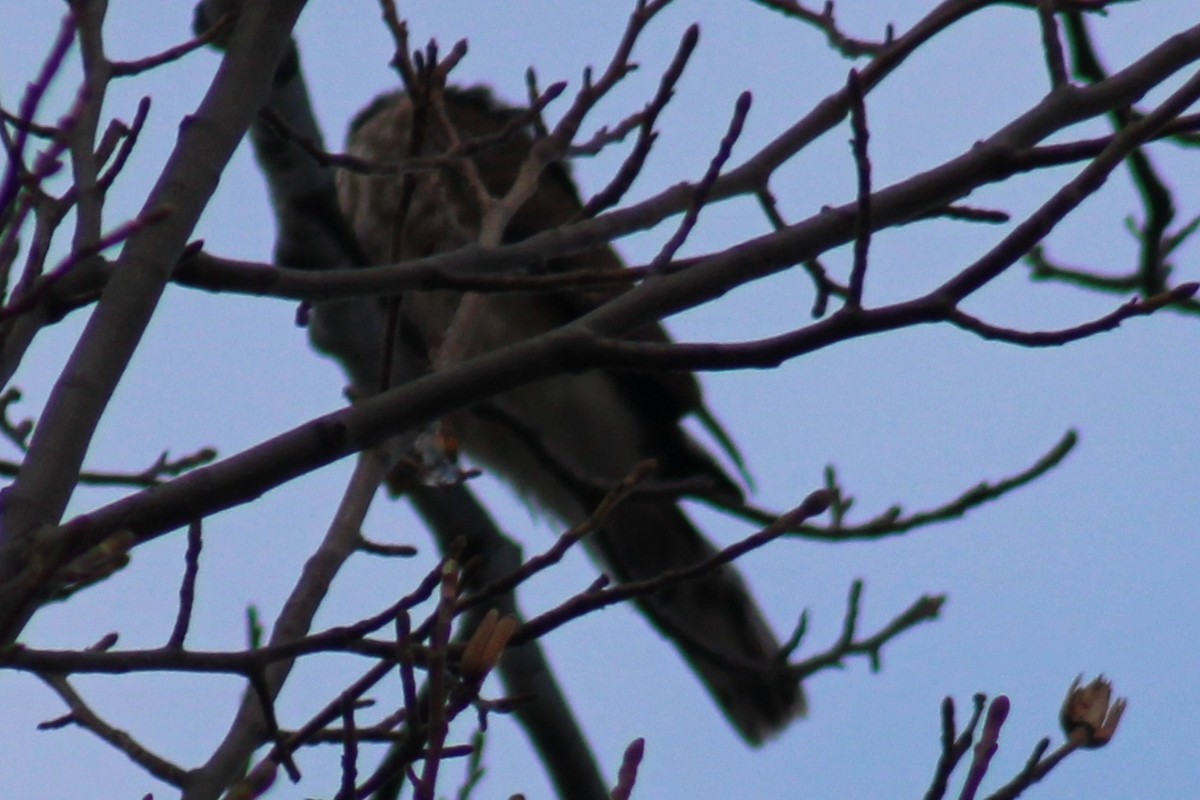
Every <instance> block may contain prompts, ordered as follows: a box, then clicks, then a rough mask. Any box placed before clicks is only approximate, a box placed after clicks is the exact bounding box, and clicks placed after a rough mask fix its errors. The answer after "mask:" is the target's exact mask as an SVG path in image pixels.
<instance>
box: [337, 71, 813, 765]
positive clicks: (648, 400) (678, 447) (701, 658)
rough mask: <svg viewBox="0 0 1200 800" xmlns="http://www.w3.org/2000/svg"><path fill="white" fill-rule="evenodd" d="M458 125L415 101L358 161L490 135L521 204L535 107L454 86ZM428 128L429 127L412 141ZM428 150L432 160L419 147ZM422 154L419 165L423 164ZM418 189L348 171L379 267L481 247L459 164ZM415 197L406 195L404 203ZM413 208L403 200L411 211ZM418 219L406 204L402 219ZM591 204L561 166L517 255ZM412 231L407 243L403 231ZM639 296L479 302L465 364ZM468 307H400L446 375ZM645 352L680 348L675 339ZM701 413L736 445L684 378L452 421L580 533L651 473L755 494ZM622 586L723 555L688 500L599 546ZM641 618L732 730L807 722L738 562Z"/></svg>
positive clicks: (587, 259) (482, 455)
mask: <svg viewBox="0 0 1200 800" xmlns="http://www.w3.org/2000/svg"><path fill="white" fill-rule="evenodd" d="M445 107H446V111H447V114H446V117H447V118H448V122H449V124H450V125H451V126H452V127H453V129H454V131H453V133H451V132H449V131H447V130H446V125H445V122H446V121H447V120H440V119H439V118H438V116H437V115H436V114H432V113H430V114H428V115H427V119H426V120H425V121H424V123H423V124H419V125H418V126H417V128H415V129H414V125H413V120H414V116H415V115H414V104H413V103H412V102H411V101H410V99H409V98H408V97H407V96H406V95H404V94H400V93H396V94H389V95H386V96H383V97H380V98H378V99H377V100H375V101H374V102H373V103H372V104H371V105H370V106H369V107H368V108H367V109H365V110H364V111H363V112H362V113H361V114H360V115H359V116H358V118H357V119H356V120H355V122H354V123H353V125H352V127H351V132H350V143H349V149H350V152H351V153H352V154H353V155H356V156H359V157H362V158H364V159H368V160H370V161H373V162H381V163H387V162H391V163H394V162H398V161H400V160H402V159H404V158H406V157H409V156H410V155H421V156H429V155H436V154H441V153H445V152H446V151H447V149H448V148H449V146H450V144H451V143H452V142H453V141H455V139H456V138H457V139H460V140H461V141H464V142H470V141H472V140H477V139H479V137H489V139H490V140H492V141H490V143H489V144H488V146H484V147H481V148H478V149H474V148H472V149H473V153H472V155H471V156H470V158H471V159H472V161H473V162H474V164H475V167H476V168H477V169H478V172H479V175H480V176H481V178H482V180H483V183H484V184H486V186H487V188H488V190H489V191H490V192H491V193H492V194H493V195H495V196H500V195H502V194H503V193H505V192H506V191H507V190H508V189H509V188H510V186H511V185H512V184H513V182H514V180H516V177H517V173H518V170H519V168H520V166H521V164H522V162H523V161H524V159H525V156H526V154H527V153H528V152H529V149H530V147H531V144H532V142H533V137H532V132H531V130H529V128H528V126H526V127H524V128H521V127H519V126H518V127H517V130H515V132H511V133H510V134H509V135H505V136H499V137H497V136H496V134H497V133H498V132H500V131H504V130H506V129H511V128H512V127H513V125H512V123H513V121H514V120H517V119H519V115H520V113H521V112H520V111H518V110H515V109H511V108H506V107H503V106H501V105H500V104H498V103H497V102H496V101H495V100H494V99H493V98H492V97H491V95H490V93H489V92H487V91H486V90H482V89H468V90H454V89H450V90H447V92H446V94H445ZM414 130H415V131H417V132H416V133H414ZM413 141H417V142H418V143H419V146H418V147H415V148H414V147H413V146H412V142H413ZM414 151H416V152H414ZM407 185H408V188H407V190H404V189H403V181H402V179H401V178H399V177H394V176H386V177H382V176H378V175H376V176H365V175H361V174H355V173H352V172H342V173H341V174H340V176H339V185H338V193H339V198H340V203H341V205H342V209H343V211H344V212H345V214H346V215H347V217H348V219H349V221H350V222H351V224H352V226H353V228H354V231H355V233H356V235H357V237H358V239H359V241H360V243H361V245H362V248H363V250H364V251H365V254H366V256H367V258H368V259H369V261H370V262H371V263H374V264H381V263H394V262H397V261H404V260H408V259H413V258H419V257H422V256H428V255H432V254H435V253H441V252H445V251H449V250H453V249H455V248H457V247H460V246H462V245H464V244H467V243H471V242H474V241H477V240H478V238H479V236H480V224H481V219H482V214H481V212H480V203H479V202H478V199H477V195H476V194H475V193H474V192H473V190H472V188H471V186H470V185H469V182H468V181H467V180H466V179H465V178H464V175H463V173H462V172H461V170H458V169H455V168H454V167H453V166H442V167H441V168H432V169H421V170H419V171H414V172H410V173H409V178H408V184H407ZM406 191H407V195H408V196H407V198H405V197H404V195H405V194H406ZM402 198H403V199H402ZM402 206H405V207H406V208H407V210H406V212H405V213H401V208H402ZM581 208H582V205H581V203H580V200H579V195H578V192H577V190H576V188H575V185H574V183H573V182H572V180H571V178H570V176H569V174H568V172H567V169H566V167H565V166H564V165H562V164H552V165H551V166H550V167H548V168H547V169H545V170H544V171H543V172H542V174H541V177H540V179H539V183H538V187H537V190H536V191H535V192H534V193H533V195H532V197H530V198H529V200H528V201H526V202H525V203H524V205H522V206H521V208H520V210H519V211H518V212H517V213H516V214H515V215H514V216H513V217H512V219H511V220H510V221H509V223H508V225H507V226H506V227H505V229H504V232H503V238H502V241H503V242H515V241H519V240H522V239H525V238H528V237H530V236H532V235H534V234H537V233H539V232H542V231H545V230H548V229H551V228H554V227H555V226H558V225H561V224H563V223H564V222H566V221H567V220H569V219H570V218H572V217H573V216H575V215H576V214H577V213H578V212H579V211H580V209H581ZM401 219H403V225H402V229H401V230H397V228H398V227H400V220H401ZM622 267H623V265H622V263H621V261H620V259H619V258H618V257H617V255H616V253H614V252H613V250H612V249H611V248H609V247H607V246H604V247H599V248H596V249H594V250H590V251H587V252H582V253H576V254H573V255H569V256H564V257H560V258H554V259H551V260H549V262H548V263H544V264H537V265H531V269H534V270H538V271H545V272H549V273H562V272H569V271H573V270H599V269H612V270H617V269H621V268H622ZM620 291H623V290H622V289H611V288H605V289H600V290H588V291H572V292H556V293H545V292H543V293H532V292H530V293H504V294H492V295H488V296H486V297H483V296H478V295H476V296H474V297H473V298H472V301H471V302H472V303H475V304H477V306H476V310H477V311H478V313H476V314H475V315H474V317H473V321H472V322H471V323H469V326H470V327H469V330H468V331H466V339H465V344H461V343H456V348H457V349H458V350H459V352H457V353H456V356H457V358H458V359H462V358H470V357H471V356H474V355H478V354H481V353H484V352H488V351H491V350H494V349H497V348H501V347H504V346H506V345H509V344H512V343H514V342H518V341H522V340H525V339H528V338H530V337H533V336H537V335H538V334H540V333H543V332H545V331H547V330H551V329H553V328H555V327H557V326H560V325H563V324H565V323H567V322H569V321H571V320H572V319H575V318H577V317H578V316H580V315H581V314H583V313H586V312H587V311H588V310H590V309H592V308H595V307H596V306H597V305H598V304H600V303H602V302H604V301H605V300H607V299H609V298H611V297H613V296H614V295H615V294H617V293H619V292H620ZM463 297H464V295H463V294H461V293H457V292H449V291H428V292H408V293H407V294H406V295H405V296H404V297H403V300H402V301H401V306H400V315H399V316H400V320H401V335H402V336H403V337H404V338H405V341H406V343H407V344H408V345H409V346H410V347H416V348H418V350H419V351H420V352H421V353H422V354H423V356H424V357H425V358H426V359H427V362H428V363H429V364H430V365H431V368H433V367H432V365H436V364H438V363H439V359H440V358H441V357H442V356H443V355H444V354H443V353H442V352H441V349H442V347H443V345H444V344H445V340H446V334H447V330H448V328H449V326H450V325H451V321H452V320H453V319H454V317H455V314H456V312H457V311H458V310H459V308H460V307H461V304H462V301H463ZM629 335H630V338H633V339H640V340H647V341H657V342H666V341H668V338H667V334H666V333H665V331H664V330H663V329H662V327H661V326H659V325H650V326H646V327H644V328H642V329H640V330H636V331H633V332H631V333H630V334H629ZM687 416H694V417H695V418H697V419H698V420H700V421H701V422H702V423H703V424H705V425H706V426H707V427H708V428H709V429H710V430H711V431H713V432H714V434H715V438H716V439H717V441H719V442H721V443H722V444H723V445H728V449H729V450H730V452H732V453H734V454H735V460H736V453H735V451H733V449H732V446H731V445H729V443H728V439H727V438H726V437H725V435H724V433H723V432H722V431H721V429H720V427H719V426H718V425H717V423H716V422H715V421H714V419H713V417H712V416H711V414H709V412H708V411H707V409H706V408H705V406H704V403H703V399H702V397H701V394H700V387H699V384H698V383H697V382H696V379H695V378H694V377H693V376H692V375H690V374H687V373H680V372H670V373H667V372H653V373H652V372H620V371H611V370H596V371H591V372H586V373H582V374H563V375H559V376H556V377H554V378H550V379H547V380H543V381H540V382H537V383H534V384H531V385H528V386H525V387H522V388H520V389H517V390H514V391H511V392H508V393H506V394H503V395H500V396H498V397H495V398H493V399H491V400H489V401H488V402H486V403H484V404H481V405H479V406H476V407H474V408H472V409H468V410H466V411H464V412H460V413H458V414H455V415H453V416H452V417H451V419H450V420H448V424H449V425H450V426H451V428H452V429H453V431H454V433H455V435H456V437H457V438H458V439H459V440H460V442H461V446H462V448H463V449H464V451H465V452H466V453H467V454H468V455H469V456H470V458H471V459H473V460H474V461H476V462H478V464H480V465H481V466H482V467H484V468H486V469H488V470H491V471H493V472H494V473H495V474H496V475H498V476H500V477H501V478H503V479H504V480H506V481H507V482H509V483H510V484H511V485H513V486H514V487H515V488H516V489H517V490H518V491H519V492H520V493H521V494H522V495H523V496H525V497H526V498H528V499H529V500H530V501H531V502H532V503H534V504H535V505H536V506H538V507H540V508H542V509H544V510H546V511H547V512H549V513H550V514H552V515H553V516H554V517H556V518H558V519H559V520H561V521H562V522H564V523H566V524H576V523H579V522H580V521H582V520H584V519H586V518H587V516H588V515H589V514H590V513H591V512H592V511H593V510H594V508H595V506H596V504H597V502H598V501H599V499H600V498H601V497H602V496H603V493H604V487H606V486H607V487H611V486H613V485H614V484H616V483H617V482H618V481H620V480H621V479H622V478H624V477H625V476H626V475H627V474H629V472H630V471H631V469H632V468H633V467H634V466H635V465H637V464H638V463H639V462H642V461H643V460H646V459H654V460H655V461H656V462H657V464H658V469H657V472H656V477H657V478H659V479H661V480H665V481H679V480H684V481H690V482H693V483H696V482H700V483H703V484H705V485H707V486H708V487H709V488H708V489H707V490H703V491H704V493H705V494H706V496H707V498H708V499H710V500H711V501H713V502H714V503H716V504H718V505H720V504H726V505H728V504H737V503H739V502H740V500H741V491H740V489H739V487H738V486H737V484H736V483H735V482H734V481H733V480H732V479H731V478H730V477H729V476H728V475H727V474H726V473H725V472H724V471H723V470H722V469H721V467H720V466H718V464H717V462H716V461H715V460H714V458H713V457H712V455H710V454H709V453H708V452H707V451H706V450H705V449H704V448H703V447H701V445H700V444H698V443H697V442H696V441H695V440H694V439H693V438H691V437H690V436H689V435H688V433H687V432H685V430H684V429H683V427H682V426H681V421H682V420H683V419H684V418H685V417H687ZM585 541H586V542H587V544H588V546H589V548H590V550H591V552H592V553H593V555H595V556H596V557H598V558H599V560H600V561H601V562H602V564H603V566H604V567H605V569H606V570H607V571H608V572H609V573H610V574H611V575H612V576H613V577H614V578H615V579H616V580H618V581H635V580H642V579H646V578H652V577H654V576H656V575H659V574H661V573H662V572H664V571H666V570H669V569H673V568H677V567H681V566H687V565H691V564H694V563H696V562H698V561H701V560H702V559H705V558H707V557H709V556H711V555H712V554H713V553H714V552H716V551H715V548H714V547H713V545H712V544H710V543H709V542H708V541H707V540H706V539H705V538H704V537H703V536H702V535H701V534H700V533H699V532H698V531H697V530H696V528H695V527H694V526H693V525H692V523H691V522H690V521H689V519H688V518H687V516H685V514H684V513H683V511H681V510H680V508H679V506H678V503H677V500H676V498H675V497H673V496H671V495H668V494H662V493H657V494H655V493H643V494H634V495H633V496H631V497H629V498H628V499H626V500H625V501H624V502H622V503H621V504H619V505H618V506H617V507H616V509H615V510H614V511H613V512H612V514H611V515H610V516H609V517H607V519H606V521H605V523H604V525H603V527H602V529H601V530H599V531H597V532H596V533H595V534H594V535H592V536H590V537H588V538H587V539H586V540H585ZM637 604H638V608H639V609H640V610H641V611H642V613H644V614H645V615H646V617H647V618H648V619H649V620H650V621H651V622H652V623H653V624H654V625H655V626H656V627H657V628H658V630H659V631H660V632H661V633H662V634H663V635H664V636H665V637H666V638H667V639H669V640H671V641H672V642H673V643H674V645H675V646H676V647H677V648H678V649H679V651H680V652H681V653H682V654H683V656H684V657H685V658H686V659H687V661H688V663H689V664H690V665H691V666H692V668H693V669H694V670H695V671H696V673H697V674H698V675H699V677H700V679H701V680H702V681H703V682H704V685H705V686H706V687H707V688H708V690H709V691H710V692H711V693H712V695H713V697H714V698H715V699H716V701H717V703H718V704H719V705H720V707H721V709H722V711H724V713H725V714H726V716H727V717H728V718H729V720H730V722H731V723H732V724H733V725H734V727H735V728H736V729H737V730H738V731H739V732H740V733H741V734H742V736H744V737H745V738H746V739H747V740H748V741H750V742H752V743H755V744H758V743H761V742H762V741H763V740H764V739H765V738H766V737H769V736H770V735H772V734H773V733H776V732H778V731H779V730H780V729H781V728H783V727H784V726H785V725H786V724H787V723H788V722H789V721H790V720H792V719H793V718H795V717H797V716H801V715H803V714H804V713H805V700H804V694H803V692H802V690H801V688H800V686H799V683H798V681H797V680H796V678H795V677H794V676H793V675H789V674H788V673H787V671H786V669H785V668H784V665H783V664H781V663H780V662H781V659H780V658H779V657H778V656H779V644H778V642H777V640H776V638H775V636H774V634H773V633H772V631H771V628H770V627H769V626H768V624H767V623H766V621H765V620H764V618H763V616H762V614H761V612H760V611H759V609H758V607H757V606H756V604H755V602H754V600H753V599H752V597H751V596H750V593H749V591H748V590H747V587H746V585H745V583H744V582H743V580H742V578H741V577H740V576H739V574H738V573H737V571H736V570H735V569H734V568H732V567H729V566H726V567H722V568H720V569H718V570H715V571H713V572H710V573H708V574H707V575H705V576H704V577H701V578H698V579H696V580H692V581H689V582H685V583H678V584H674V585H672V586H670V587H669V588H666V589H663V590H661V591H660V592H658V593H657V594H654V595H653V596H649V597H643V598H641V599H639V600H638V601H637Z"/></svg>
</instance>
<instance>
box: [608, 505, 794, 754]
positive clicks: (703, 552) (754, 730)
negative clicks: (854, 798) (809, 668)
mask: <svg viewBox="0 0 1200 800" xmlns="http://www.w3.org/2000/svg"><path fill="white" fill-rule="evenodd" d="M591 541H592V546H593V548H594V549H596V550H597V551H598V554H599V555H600V556H601V558H603V560H604V561H605V562H606V564H607V565H608V566H609V568H610V570H611V571H612V573H613V577H615V578H616V579H617V580H619V581H622V582H629V581H641V580H647V579H651V578H654V577H656V576H658V575H661V574H662V573H664V572H666V571H668V570H672V569H678V568H681V567H688V566H691V565H693V564H697V563H699V562H701V561H703V560H705V559H707V558H709V557H710V556H712V555H713V554H714V553H715V552H716V549H715V548H714V547H713V545H712V544H711V543H709V542H708V541H707V540H706V539H705V538H704V537H703V536H702V535H701V534H700V532H699V531H697V530H696V528H695V527H694V526H693V525H692V523H691V521H690V520H688V518H687V517H686V516H685V515H684V513H683V512H682V511H681V510H680V509H679V508H678V507H677V506H676V505H675V503H674V502H671V501H668V500H665V499H664V498H662V497H649V496H642V497H638V496H636V495H635V496H633V497H630V498H627V499H626V500H625V501H624V502H622V503H621V504H620V505H619V506H617V507H616V508H615V509H613V512H612V514H611V515H610V516H609V517H608V518H607V520H606V522H605V524H604V527H603V528H602V529H601V530H600V531H598V532H597V533H596V534H595V538H594V539H592V540H591ZM636 603H637V605H638V607H639V609H640V610H641V611H642V613H644V614H645V615H646V617H647V618H649V620H650V621H651V622H652V623H653V624H654V626H655V627H656V628H658V630H659V631H660V632H661V633H662V634H663V635H664V636H665V637H666V638H667V639H669V640H671V642H672V643H674V645H675V646H676V647H677V648H678V649H679V651H680V652H681V653H682V654H683V656H684V658H686V659H687V661H688V663H689V664H690V665H691V666H692V669H694V670H695V671H696V674H697V675H698V676H699V677H700V679H701V680H702V681H703V682H704V685H705V686H706V687H707V688H708V691H709V692H710V693H711V694H712V696H713V697H714V698H715V699H716V701H717V703H718V705H720V707H721V710H722V711H724V713H725V716H726V717H728V718H729V721H730V722H731V723H732V724H733V726H734V727H735V728H736V729H737V730H738V732H739V733H741V734H742V736H743V737H745V739H746V740H747V741H748V742H750V743H751V744H761V743H762V742H763V741H764V740H766V739H767V738H769V737H770V736H772V735H773V734H775V733H778V732H779V731H780V730H782V729H783V728H784V727H785V726H786V725H787V724H788V723H789V722H790V721H791V720H793V719H795V718H796V717H800V716H803V715H804V714H805V712H806V703H805V698H804V692H803V690H802V689H801V687H800V683H799V680H798V679H797V678H796V677H795V676H794V675H792V674H789V672H788V670H787V669H786V664H785V663H783V662H782V659H780V658H779V654H780V645H779V643H778V641H777V640H776V638H775V635H774V633H773V632H772V631H771V628H770V626H769V625H768V624H767V622H766V620H765V619H763V616H762V612H760V611H759V609H758V606H757V604H756V603H755V601H754V599H753V598H752V597H751V596H750V592H749V590H748V589H747V587H746V585H745V583H744V582H743V581H742V578H741V576H740V575H739V574H738V572H737V570H736V569H734V568H733V567H732V566H731V565H725V566H722V567H720V568H718V569H715V570H713V571H711V572H707V573H706V574H704V575H702V576H700V577H698V578H694V579H691V580H687V581H682V582H679V583H674V584H671V585H669V586H666V587H664V588H663V589H661V590H659V591H658V592H656V593H654V594H652V595H648V596H643V597H640V598H638V599H637V600H636Z"/></svg>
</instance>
